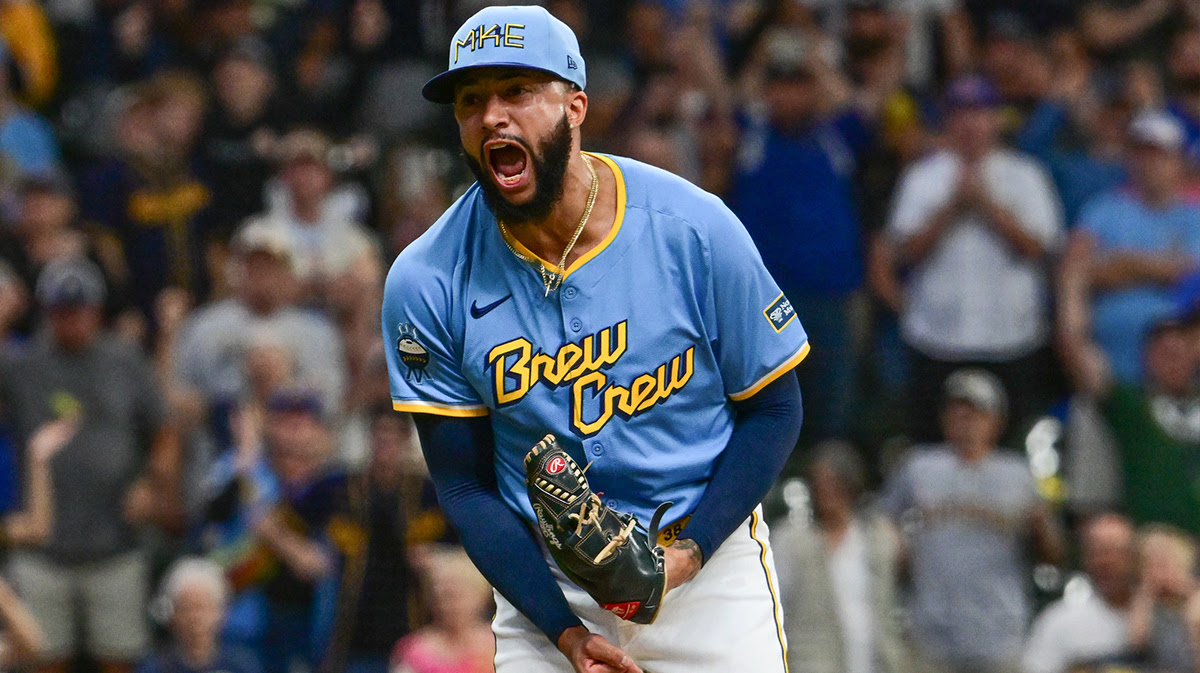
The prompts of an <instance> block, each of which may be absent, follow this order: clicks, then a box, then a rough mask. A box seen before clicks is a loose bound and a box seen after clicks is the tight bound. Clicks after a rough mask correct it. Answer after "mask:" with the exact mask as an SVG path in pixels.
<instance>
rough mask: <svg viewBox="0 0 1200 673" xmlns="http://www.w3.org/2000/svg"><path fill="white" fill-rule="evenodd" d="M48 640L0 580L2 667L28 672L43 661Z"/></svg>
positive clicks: (15, 594) (18, 598) (25, 608)
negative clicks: (23, 669)
mask: <svg viewBox="0 0 1200 673" xmlns="http://www.w3.org/2000/svg"><path fill="white" fill-rule="evenodd" d="M45 647H46V637H45V635H44V633H43V630H42V627H41V626H39V625H38V622H37V619H35V618H34V616H33V614H32V613H31V612H30V611H29V608H27V607H26V606H25V604H24V603H22V602H21V597H20V596H18V595H17V592H16V591H13V588H12V587H11V586H9V584H8V582H6V581H4V580H3V579H0V667H3V668H4V670H8V671H11V670H13V669H18V668H26V667H28V666H30V665H31V664H33V663H35V662H37V661H38V660H39V659H41V658H42V655H43V654H44V649H45Z"/></svg>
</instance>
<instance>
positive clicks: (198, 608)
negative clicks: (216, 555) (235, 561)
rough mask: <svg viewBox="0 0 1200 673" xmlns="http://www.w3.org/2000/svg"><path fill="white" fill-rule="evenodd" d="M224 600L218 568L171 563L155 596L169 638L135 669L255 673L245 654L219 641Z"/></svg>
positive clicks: (146, 672) (144, 672)
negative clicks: (159, 592) (167, 628)
mask: <svg viewBox="0 0 1200 673" xmlns="http://www.w3.org/2000/svg"><path fill="white" fill-rule="evenodd" d="M228 603H229V583H228V582H227V581H226V580H225V574H224V572H223V571H222V570H221V567H220V566H218V565H217V564H216V563H214V562H212V561H208V560H204V559H199V558H183V559H180V560H178V561H176V562H175V564H174V565H172V566H171V568H170V569H169V570H168V571H167V575H166V579H164V580H163V584H162V590H161V595H160V596H159V599H158V607H160V608H161V610H162V614H161V615H160V616H161V617H163V618H164V619H166V620H168V625H169V627H170V631H171V636H170V641H169V643H168V644H167V646H166V647H165V648H163V649H162V650H161V651H160V652H158V653H156V654H154V655H151V656H150V657H149V658H148V659H146V661H144V662H142V665H141V666H140V667H139V668H138V673H218V672H219V673H258V671H259V665H258V662H257V661H256V660H255V659H254V657H253V656H252V655H251V654H250V653H249V652H246V651H244V650H241V649H238V648H235V647H230V646H229V645H227V644H225V643H222V642H221V638H220V634H221V625H222V623H223V622H224V620H225V608H226V606H227V605H228Z"/></svg>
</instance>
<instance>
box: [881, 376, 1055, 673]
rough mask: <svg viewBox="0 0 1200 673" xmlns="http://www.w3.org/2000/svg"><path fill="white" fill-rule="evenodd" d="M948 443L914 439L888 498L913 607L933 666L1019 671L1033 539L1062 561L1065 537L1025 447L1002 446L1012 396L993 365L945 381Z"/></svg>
mask: <svg viewBox="0 0 1200 673" xmlns="http://www.w3.org/2000/svg"><path fill="white" fill-rule="evenodd" d="M943 400H944V404H943V405H942V428H943V431H944V433H945V438H946V439H945V442H943V443H940V444H935V445H931V446H918V447H916V448H914V449H913V450H912V451H911V453H910V454H909V456H908V457H907V459H906V460H905V461H904V462H903V464H902V465H901V467H900V469H898V470H896V471H895V472H894V473H893V474H892V475H891V476H889V478H888V481H887V483H886V484H885V487H884V493H883V496H882V497H881V499H880V505H881V507H882V508H883V510H884V511H885V512H887V513H888V515H889V516H891V517H892V519H893V521H894V522H895V523H897V525H899V524H901V522H903V524H904V525H903V526H902V528H903V530H904V532H905V538H906V546H907V548H908V557H909V568H910V573H911V578H912V591H911V595H910V598H909V602H910V605H909V610H908V615H909V618H910V620H911V623H912V636H913V641H914V644H915V645H916V646H917V650H918V654H919V655H920V656H921V657H922V658H924V659H925V660H926V661H927V662H928V663H929V664H930V666H931V668H930V669H928V670H932V671H941V672H943V673H951V672H953V673H967V672H973V673H1002V672H1005V671H1014V670H1018V668H1017V666H1018V662H1019V660H1020V656H1021V652H1022V648H1023V645H1024V636H1025V627H1026V624H1027V623H1028V620H1029V617H1030V608H1031V606H1030V604H1029V600H1028V597H1027V595H1026V590H1025V585H1026V582H1027V581H1028V577H1029V571H1030V565H1029V559H1028V558H1027V553H1026V552H1027V547H1028V543H1030V542H1032V548H1033V549H1032V550H1033V553H1034V554H1036V555H1037V556H1038V557H1039V558H1040V560H1041V561H1043V562H1046V563H1060V562H1061V561H1062V559H1063V555H1064V546H1063V545H1064V543H1063V539H1062V535H1061V533H1060V532H1059V530H1058V526H1057V525H1056V523H1055V522H1054V519H1053V518H1052V515H1051V514H1050V509H1049V507H1047V506H1046V504H1045V503H1044V502H1043V501H1042V499H1041V498H1040V497H1039V496H1038V493H1037V490H1036V488H1035V485H1034V481H1033V475H1032V474H1031V473H1030V470H1029V465H1028V463H1027V462H1026V461H1025V458H1024V456H1023V455H1021V454H1018V453H1009V452H1005V451H1001V450H998V448H997V444H996V442H997V440H998V439H999V438H1000V433H1001V429H1002V428H1003V427H1004V419H1005V416H1006V415H1007V413H1008V397H1007V395H1006V394H1005V391H1004V386H1003V385H1002V384H1001V383H1000V380H999V379H998V378H997V377H996V376H994V375H993V374H991V373H990V372H988V371H986V370H983V369H978V368H967V369H959V370H956V371H955V372H954V373H952V374H951V375H950V376H949V377H948V378H947V379H946V383H945V385H944V387H943Z"/></svg>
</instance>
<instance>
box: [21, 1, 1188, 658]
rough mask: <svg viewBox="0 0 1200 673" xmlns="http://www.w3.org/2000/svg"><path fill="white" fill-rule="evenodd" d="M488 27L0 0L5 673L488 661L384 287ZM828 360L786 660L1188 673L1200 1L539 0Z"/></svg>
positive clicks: (589, 130)
mask: <svg viewBox="0 0 1200 673" xmlns="http://www.w3.org/2000/svg"><path fill="white" fill-rule="evenodd" d="M484 4H487V3H485V2H483V1H482V0H336V1H335V0H0V337H2V339H3V353H2V354H0V420H2V422H3V425H2V432H0V510H2V511H3V512H4V514H3V518H2V519H0V543H2V544H3V547H4V555H5V559H4V570H3V573H0V576H2V577H3V578H4V579H3V580H0V624H2V625H3V637H2V638H0V668H29V669H32V670H39V671H48V672H50V671H70V670H96V671H103V672H104V673H120V672H122V671H132V670H144V671H153V672H159V671H162V672H163V673H167V672H172V673H173V672H176V671H197V672H201V671H218V670H219V671H225V672H227V673H257V672H258V671H266V672H268V673H274V672H277V671H278V672H285V671H286V672H288V673H301V672H303V671H312V672H317V671H321V672H333V671H354V672H356V673H357V672H362V673H380V672H383V671H391V672H393V673H399V672H404V673H410V672H411V673H434V672H447V671H453V672H464V673H474V672H476V671H485V670H491V648H492V640H491V637H490V635H489V631H488V626H487V620H488V618H489V609H490V601H491V594H490V590H489V588H488V587H487V584H486V582H484V581H483V579H482V578H481V577H480V576H479V575H478V573H477V572H476V571H475V570H474V568H473V567H472V565H471V564H470V562H469V561H468V560H467V559H466V557H465V555H464V554H463V553H462V551H461V550H460V549H458V548H457V547H456V546H455V542H456V540H455V536H454V532H453V530H451V529H449V528H448V527H447V525H446V523H445V521H444V519H443V518H442V517H441V515H440V513H439V511H438V508H437V502H436V497H435V495H434V493H433V492H432V490H431V486H430V484H429V482H428V478H427V475H426V474H425V472H424V465H423V461H422V457H421V453H420V447H419V442H418V441H417V439H416V436H415V431H414V428H413V424H412V421H411V418H408V417H407V416H405V415H402V414H398V413H395V412H393V411H392V408H391V403H390V395H389V391H388V386H387V375H386V370H385V364H384V350H383V349H384V348H389V347H394V344H384V343H382V342H381V339H380V336H379V335H380V329H379V325H378V321H379V317H378V316H379V306H380V300H381V287H382V279H383V274H384V273H385V272H386V269H387V267H388V265H389V264H390V261H391V260H392V259H393V258H394V256H395V255H396V254H397V253H398V252H399V251H400V250H401V249H403V248H404V247H405V246H406V245H407V244H408V243H410V242H411V241H412V240H414V239H415V238H416V237H417V236H419V235H420V234H421V233H422V232H423V231H424V230H425V229H426V228H428V227H429V226H430V225H431V224H432V223H433V222H434V220H436V218H437V217H438V216H439V215H440V214H441V213H442V211H443V210H444V209H445V208H446V207H447V206H448V205H449V204H450V203H451V202H452V201H453V199H454V198H456V197H457V196H458V195H459V194H461V193H462V191H463V190H465V188H466V187H467V186H468V185H469V184H470V181H471V180H472V178H471V176H470V173H469V172H468V171H467V170H466V168H465V166H464V165H463V164H462V162H461V161H459V159H458V156H457V155H458V154H459V149H458V138H457V130H456V127H455V124H454V121H453V118H452V116H451V115H450V113H449V110H447V109H443V108H441V107H438V106H435V105H433V104H430V103H427V102H425V101H424V100H423V99H422V98H421V96H420V94H419V90H420V86H421V85H422V84H423V83H424V82H425V81H426V80H427V79H428V78H429V77H430V76H432V75H433V74H436V73H437V72H439V71H440V70H441V69H442V68H443V66H444V63H445V59H446V55H445V54H446V45H447V44H448V41H449V37H450V35H451V33H452V32H453V30H454V29H455V28H457V27H458V26H459V24H460V23H461V22H462V21H464V20H465V19H466V18H467V17H468V16H470V15H471V14H472V13H474V12H475V11H476V10H477V9H479V8H480V7H481V6H483V5H484ZM544 4H545V6H546V7H547V8H548V9H549V10H550V11H551V12H553V13H554V14H555V15H556V16H558V17H559V18H561V19H562V20H563V21H565V22H566V23H567V24H568V25H570V26H571V27H572V28H573V29H574V31H575V32H576V34H577V35H578V36H579V37H580V41H581V43H582V51H583V54H584V56H585V58H586V60H587V63H586V67H587V74H588V86H587V89H586V91H587V93H588V100H589V105H588V115H587V120H586V124H585V127H584V134H583V137H584V147H585V149H590V150H595V151H602V152H613V153H616V154H620V155H624V156H629V157H633V158H635V159H640V160H642V161H646V162H648V163H652V164H655V165H658V166H660V167H662V168H665V169H667V170H670V171H673V172H675V173H677V174H679V175H682V176H684V177H686V178H687V179H689V180H691V181H692V182H694V183H696V184H698V185H700V186H702V187H704V188H705V189H708V190H710V191H713V192H715V193H717V194H720V195H721V196H722V197H723V198H724V199H725V200H726V202H727V203H728V204H729V205H730V207H731V208H732V209H733V210H734V212H735V213H736V214H737V215H738V216H739V217H740V218H741V220H742V221H743V222H744V223H745V225H746V227H747V229H748V230H749V232H750V234H751V236H752V237H753V238H754V240H755V242H756V244H757V246H758V248H759V250H760V252H761V254H762V256H763V259H764V261H765V263H766V264H767V266H768V268H769V269H770V270H771V271H772V273H773V275H774V276H775V278H776V279H777V281H778V282H779V284H780V286H781V287H782V288H783V290H784V292H785V294H786V295H787V296H788V297H789V298H790V300H791V302H792V305H793V306H794V307H795V308H796V311H797V313H798V315H799V316H800V318H801V321H802V322H803V324H804V326H805V328H806V330H807V331H808V333H809V335H810V339H811V343H812V344H813V350H812V354H811V355H810V356H809V357H808V359H807V360H806V361H805V363H804V364H803V365H802V366H801V367H800V368H799V370H798V371H799V376H800V377H801V384H802V389H803V391H804V399H805V402H804V403H805V408H806V414H805V427H804V431H803V436H802V440H801V448H800V450H798V451H797V452H796V453H795V455H794V458H793V460H792V461H791V463H790V464H789V467H788V471H787V474H786V475H785V480H784V481H783V483H781V484H780V485H779V487H778V488H777V489H776V491H777V492H776V493H775V494H773V496H772V501H771V502H770V503H768V504H769V505H770V507H769V511H770V512H771V513H772V516H771V518H772V520H773V521H774V523H775V546H776V550H775V558H776V562H777V564H778V566H779V574H780V577H779V580H780V585H781V590H782V591H781V598H782V601H783V603H784V606H785V614H786V621H787V625H788V631H789V638H790V641H791V647H790V652H791V659H792V662H791V669H792V670H793V671H812V672H822V673H823V672H825V671H828V672H829V673H834V672H845V673H903V672H905V671H915V672H917V673H927V672H933V671H955V672H964V673H965V672H968V671H969V672H977V673H1012V672H1014V671H1023V672H1024V673H1065V672H1066V671H1103V670H1116V669H1118V668H1119V669H1122V670H1131V669H1132V670H1144V671H1166V672H1170V673H1191V672H1194V671H1200V576H1198V575H1197V540H1196V536H1197V535H1200V0H611V1H608V0H605V1H602V0H546V2H545V3H544Z"/></svg>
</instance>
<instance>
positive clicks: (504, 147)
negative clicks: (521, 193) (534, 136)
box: [483, 140, 530, 189]
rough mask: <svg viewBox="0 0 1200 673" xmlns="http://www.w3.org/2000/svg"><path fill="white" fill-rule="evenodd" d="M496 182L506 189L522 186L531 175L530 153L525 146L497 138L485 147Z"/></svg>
mask: <svg viewBox="0 0 1200 673" xmlns="http://www.w3.org/2000/svg"><path fill="white" fill-rule="evenodd" d="M483 151H484V153H485V154H486V156H487V163H488V166H489V167H490V168H491V169H492V177H493V178H495V180H496V183H497V184H499V185H500V186H501V187H503V188H506V189H516V188H517V187H520V186H522V185H523V184H524V183H525V181H526V180H527V179H528V177H529V164H530V161H529V154H528V153H527V152H526V151H525V148H523V147H521V146H520V145H518V144H516V143H513V142H511V141H507V140H495V141H491V142H489V143H487V144H486V145H484V147H483Z"/></svg>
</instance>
